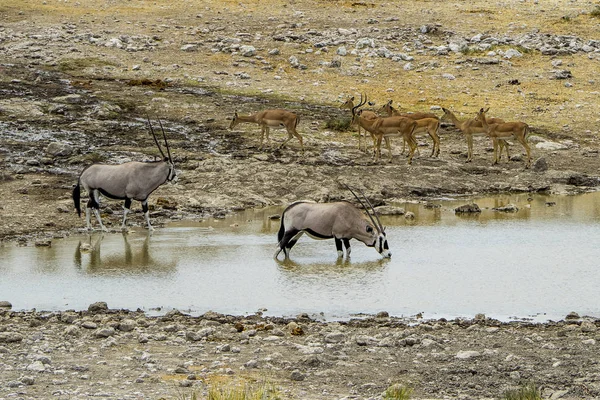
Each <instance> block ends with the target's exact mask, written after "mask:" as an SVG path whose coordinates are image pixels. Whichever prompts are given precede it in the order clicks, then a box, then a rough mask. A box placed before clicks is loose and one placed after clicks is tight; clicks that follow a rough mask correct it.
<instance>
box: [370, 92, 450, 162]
mask: <svg viewBox="0 0 600 400" xmlns="http://www.w3.org/2000/svg"><path fill="white" fill-rule="evenodd" d="M379 111H380V112H385V113H386V114H387V115H389V116H396V117H405V118H410V119H413V120H415V121H416V122H417V128H416V129H415V132H414V134H415V135H416V134H418V133H424V132H427V133H428V134H429V136H431V140H433V149H432V151H431V156H430V157H437V156H438V155H439V154H440V136H439V135H438V132H439V129H440V120H439V118H438V117H437V115H435V114H432V113H424V112H415V113H401V112H400V111H398V110H396V109H395V108H394V107H393V106H392V100H390V101H388V102H387V103H385V104H384V105H383V106H382V107H381V109H380V110H379ZM405 145H406V141H404V143H403V144H402V153H404V146H405Z"/></svg>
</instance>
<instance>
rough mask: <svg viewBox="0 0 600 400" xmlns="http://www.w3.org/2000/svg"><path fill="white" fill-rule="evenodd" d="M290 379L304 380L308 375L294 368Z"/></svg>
mask: <svg viewBox="0 0 600 400" xmlns="http://www.w3.org/2000/svg"><path fill="white" fill-rule="evenodd" d="M290 379H291V380H293V381H303V380H305V379H306V375H305V374H303V373H302V372H300V370H297V369H295V370H293V371H292V373H291V374H290Z"/></svg>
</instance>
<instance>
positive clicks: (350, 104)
mask: <svg viewBox="0 0 600 400" xmlns="http://www.w3.org/2000/svg"><path fill="white" fill-rule="evenodd" d="M360 96H361V100H362V94H361V95H360ZM340 108H347V109H348V110H350V111H351V112H352V109H354V96H352V97H348V100H346V101H345V102H344V104H342V105H341V106H340ZM363 117H364V118H367V119H375V118H378V117H379V116H378V115H377V114H376V113H375V112H374V111H370V110H364V111H363ZM360 128H361V127H360V125H358V150H362V149H361V147H360V141H361V136H362V135H361V134H360ZM371 137H373V135H371ZM373 143H375V138H373ZM366 151H367V134H366V133H365V152H366Z"/></svg>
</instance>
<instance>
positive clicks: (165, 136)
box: [158, 118, 171, 160]
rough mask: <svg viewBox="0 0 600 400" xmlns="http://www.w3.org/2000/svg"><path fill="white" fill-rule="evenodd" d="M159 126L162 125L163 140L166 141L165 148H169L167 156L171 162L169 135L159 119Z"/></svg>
mask: <svg viewBox="0 0 600 400" xmlns="http://www.w3.org/2000/svg"><path fill="white" fill-rule="evenodd" d="M158 124H159V125H160V130H161V131H162V134H163V138H164V139H165V146H167V155H168V156H169V160H170V159H171V149H170V148H169V142H167V135H166V134H165V129H164V128H163V124H162V122H161V120H160V118H158Z"/></svg>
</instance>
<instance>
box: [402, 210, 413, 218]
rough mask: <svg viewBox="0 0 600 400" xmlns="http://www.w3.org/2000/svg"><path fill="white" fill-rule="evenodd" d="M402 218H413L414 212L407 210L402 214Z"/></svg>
mask: <svg viewBox="0 0 600 400" xmlns="http://www.w3.org/2000/svg"><path fill="white" fill-rule="evenodd" d="M404 218H405V219H408V220H413V219H415V213H414V212H412V211H407V212H406V213H405V214H404Z"/></svg>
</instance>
